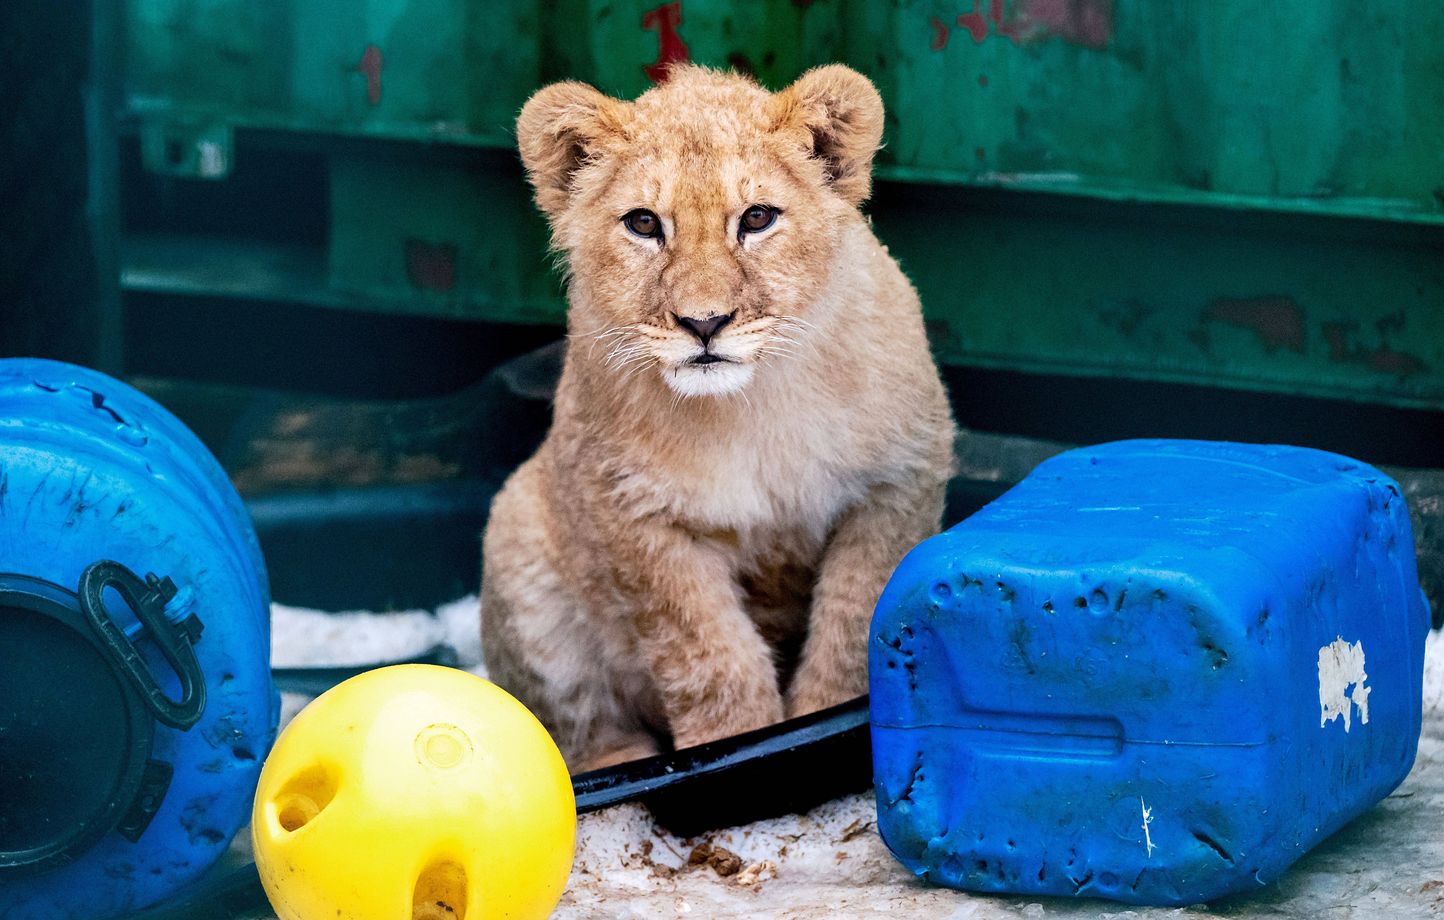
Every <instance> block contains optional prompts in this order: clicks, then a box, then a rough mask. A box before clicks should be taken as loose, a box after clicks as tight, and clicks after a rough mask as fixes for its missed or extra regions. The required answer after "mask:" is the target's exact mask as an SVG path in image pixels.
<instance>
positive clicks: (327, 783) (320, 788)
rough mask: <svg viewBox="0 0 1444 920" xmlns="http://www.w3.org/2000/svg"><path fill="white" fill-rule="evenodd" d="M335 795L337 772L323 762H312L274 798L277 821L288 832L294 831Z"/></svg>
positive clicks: (318, 811)
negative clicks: (329, 768)
mask: <svg viewBox="0 0 1444 920" xmlns="http://www.w3.org/2000/svg"><path fill="white" fill-rule="evenodd" d="M335 797H336V776H335V774H334V773H333V772H332V771H330V770H328V769H327V768H326V767H325V766H324V765H322V764H313V765H311V766H309V767H307V768H306V769H304V770H302V771H301V772H300V773H297V774H296V775H295V776H293V777H291V778H290V780H288V781H287V782H286V784H285V785H284V786H282V787H281V791H280V792H279V793H277V794H276V797H275V799H273V800H272V802H273V804H274V805H275V808H276V822H277V823H278V824H280V825H281V828H282V829H283V830H285V831H286V832H287V833H294V832H295V831H298V830H300V829H301V828H303V827H305V826H306V825H307V824H310V823H311V822H312V821H314V820H316V816H317V815H319V814H320V813H321V812H323V811H325V810H326V806H327V805H330V804H331V800H332V799H333V798H335Z"/></svg>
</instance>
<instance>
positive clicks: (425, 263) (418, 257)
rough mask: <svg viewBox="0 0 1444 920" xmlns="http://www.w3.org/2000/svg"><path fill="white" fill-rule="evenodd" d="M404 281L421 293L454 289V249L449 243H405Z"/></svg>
mask: <svg viewBox="0 0 1444 920" xmlns="http://www.w3.org/2000/svg"><path fill="white" fill-rule="evenodd" d="M405 248H406V279H407V280H408V281H410V282H411V284H412V286H413V287H416V288H419V289H421V290H423V291H450V290H453V289H455V287H456V247H455V246H453V245H452V244H450V243H428V242H426V241H425V240H418V239H409V240H407V241H406V247H405Z"/></svg>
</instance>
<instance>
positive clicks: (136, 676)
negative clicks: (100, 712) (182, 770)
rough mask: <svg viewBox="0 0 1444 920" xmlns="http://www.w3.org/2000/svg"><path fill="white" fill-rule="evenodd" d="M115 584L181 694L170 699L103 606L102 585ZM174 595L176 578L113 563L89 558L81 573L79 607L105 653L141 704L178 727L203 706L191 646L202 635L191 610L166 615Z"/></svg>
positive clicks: (196, 717) (193, 721)
mask: <svg viewBox="0 0 1444 920" xmlns="http://www.w3.org/2000/svg"><path fill="white" fill-rule="evenodd" d="M106 588H114V589H115V590H116V593H118V594H119V595H120V596H121V597H122V598H124V600H125V602H126V603H127V604H128V605H130V609H131V610H133V611H134V612H135V616H136V619H138V620H139V621H140V622H141V624H142V625H144V626H145V628H146V629H147V630H148V631H149V633H150V636H151V638H152V639H153V640H154V641H155V644H156V645H157V646H159V647H160V651H161V654H162V655H164V656H165V660H166V661H167V662H169V663H170V666H171V668H172V669H173V670H174V671H175V673H176V676H177V677H179V678H180V685H181V698H180V699H179V700H173V699H171V698H170V697H169V696H167V695H166V692H165V691H164V690H163V689H161V686H160V684H159V683H157V682H156V679H155V675H153V674H151V673H150V669H149V668H147V667H146V664H145V659H144V658H143V657H141V654H140V650H139V649H137V648H136V647H135V644H134V643H132V642H131V641H130V639H128V638H126V635H125V633H124V631H122V630H121V628H120V626H119V625H118V624H116V622H115V620H114V619H113V618H112V617H111V616H110V612H109V611H108V610H106V609H105V589H106ZM175 595H176V586H175V582H173V581H171V580H170V579H169V578H164V579H162V578H159V577H157V576H156V575H154V574H147V575H146V576H145V579H144V580H141V578H140V576H138V575H136V574H135V573H134V572H132V571H131V570H130V569H128V568H126V567H125V566H123V565H121V564H120V563H118V562H110V561H101V562H96V563H92V564H91V565H90V566H89V567H88V568H87V569H86V570H85V573H84V574H83V575H81V576H80V609H81V611H82V612H84V614H85V618H86V620H87V621H89V623H90V626H91V628H92V629H93V630H95V634H96V635H97V636H98V637H99V638H100V640H101V644H102V645H103V646H104V647H105V651H106V654H107V656H108V657H110V659H111V660H112V661H114V662H115V664H116V665H118V666H119V667H120V669H121V670H122V671H123V672H124V673H126V674H127V675H129V677H130V679H131V681H132V682H133V683H134V684H135V686H136V689H137V690H139V691H140V695H141V698H142V699H143V700H144V701H145V704H146V707H147V708H149V709H150V711H151V712H152V713H154V715H155V717H156V718H157V719H158V720H160V721H161V722H163V723H165V724H166V725H169V726H171V727H172V728H178V729H181V730H182V731H185V730H186V729H188V728H190V727H191V726H192V725H195V724H196V722H197V721H199V720H200V717H201V713H202V712H203V711H204V710H205V708H206V684H205V679H204V676H203V675H202V674H201V665H200V662H199V661H198V660H197V659H196V653H195V649H194V648H193V646H194V645H195V643H196V642H197V641H198V640H199V639H200V636H201V629H202V625H201V621H200V619H199V618H198V617H197V616H196V615H195V614H191V615H190V616H188V617H186V618H185V619H184V620H182V621H180V622H179V623H172V622H171V621H170V620H168V619H167V618H166V615H165V606H166V604H168V603H170V601H171V599H172V598H174V597H175Z"/></svg>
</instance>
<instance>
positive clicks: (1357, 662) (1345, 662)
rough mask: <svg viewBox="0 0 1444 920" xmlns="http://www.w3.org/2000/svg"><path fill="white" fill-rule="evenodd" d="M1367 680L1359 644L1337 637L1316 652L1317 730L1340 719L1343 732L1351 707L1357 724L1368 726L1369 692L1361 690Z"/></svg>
mask: <svg viewBox="0 0 1444 920" xmlns="http://www.w3.org/2000/svg"><path fill="white" fill-rule="evenodd" d="M1368 679H1369V675H1368V674H1366V673H1365V672H1364V646H1363V643H1361V642H1345V641H1344V637H1343V636H1339V637H1338V638H1336V639H1334V641H1333V642H1330V643H1329V644H1328V645H1326V646H1324V647H1323V648H1321V649H1319V727H1320V728H1323V727H1324V726H1325V725H1328V724H1329V723H1330V722H1332V721H1334V720H1335V719H1337V718H1339V717H1340V716H1343V718H1344V731H1345V732H1347V731H1348V730H1349V726H1350V723H1351V722H1352V716H1353V708H1354V707H1355V706H1357V707H1358V708H1359V721H1360V722H1362V723H1364V724H1365V725H1367V724H1369V694H1370V693H1371V692H1373V691H1372V688H1370V687H1366V686H1364V681H1366V680H1368ZM1350 687H1352V688H1353V692H1352V693H1350V692H1349V688H1350Z"/></svg>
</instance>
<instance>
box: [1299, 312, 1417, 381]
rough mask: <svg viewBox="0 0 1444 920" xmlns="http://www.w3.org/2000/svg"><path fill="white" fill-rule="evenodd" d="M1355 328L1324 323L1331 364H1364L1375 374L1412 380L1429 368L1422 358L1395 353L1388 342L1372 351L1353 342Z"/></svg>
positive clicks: (1352, 325)
mask: <svg viewBox="0 0 1444 920" xmlns="http://www.w3.org/2000/svg"><path fill="white" fill-rule="evenodd" d="M1355 328H1356V327H1355V326H1354V324H1353V323H1324V341H1325V342H1326V343H1327V344H1328V346H1329V360H1330V361H1333V362H1334V363H1335V364H1362V365H1363V366H1364V367H1367V368H1368V369H1369V370H1371V371H1378V372H1379V373H1381V374H1393V375H1395V376H1397V377H1408V376H1409V375H1410V374H1416V373H1418V372H1419V371H1422V370H1424V368H1426V367H1427V366H1428V365H1426V364H1425V363H1424V361H1423V360H1422V359H1421V358H1419V356H1418V355H1411V354H1410V353H1409V352H1407V351H1395V350H1394V349H1392V348H1390V347H1389V345H1388V343H1387V342H1385V343H1381V344H1380V345H1379V347H1378V348H1373V349H1369V348H1365V347H1364V346H1362V345H1360V344H1359V343H1358V342H1357V341H1350V339H1351V337H1352V335H1351V334H1352V333H1353V332H1354V331H1355Z"/></svg>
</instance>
